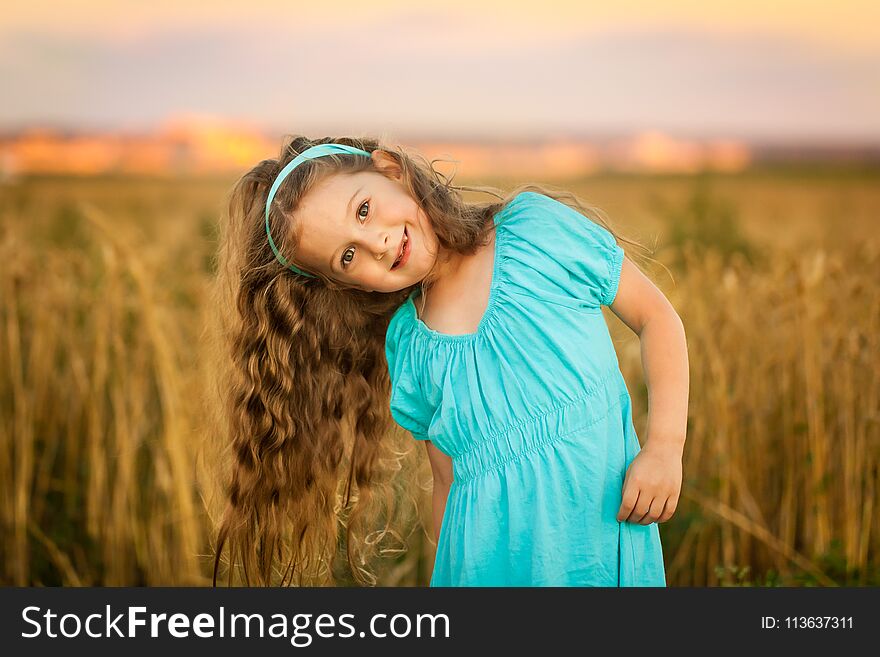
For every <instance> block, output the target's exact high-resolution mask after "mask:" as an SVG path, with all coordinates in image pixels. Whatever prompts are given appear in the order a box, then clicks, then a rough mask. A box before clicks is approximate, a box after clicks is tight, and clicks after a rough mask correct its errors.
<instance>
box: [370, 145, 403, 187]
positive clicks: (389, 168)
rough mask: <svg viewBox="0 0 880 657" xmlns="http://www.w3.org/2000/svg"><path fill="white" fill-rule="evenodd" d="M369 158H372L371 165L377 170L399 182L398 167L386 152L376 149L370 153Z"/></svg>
mask: <svg viewBox="0 0 880 657" xmlns="http://www.w3.org/2000/svg"><path fill="white" fill-rule="evenodd" d="M370 157H371V158H373V164H375V165H376V168H377V169H379V170H380V171H382V172H383V173H385V174H387V175H391V176H393V177H394V178H396V179H397V180H400V165H399V164H397V162H396V161H395V160H394V158H393V157H391V156H390V155H389V154H388V153H387V152H385V151H383V150H379V149H378V148H377V149H376V150H374V151H373V152H372V153H370Z"/></svg>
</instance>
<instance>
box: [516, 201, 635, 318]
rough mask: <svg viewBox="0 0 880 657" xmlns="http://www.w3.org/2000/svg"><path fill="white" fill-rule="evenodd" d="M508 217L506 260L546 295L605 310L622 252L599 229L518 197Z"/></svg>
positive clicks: (560, 207) (551, 205) (566, 210)
mask: <svg viewBox="0 0 880 657" xmlns="http://www.w3.org/2000/svg"><path fill="white" fill-rule="evenodd" d="M517 199H519V202H518V205H517V206H516V210H515V211H514V212H512V213H511V216H510V217H509V219H510V224H509V231H510V233H511V234H512V235H513V239H512V242H513V244H512V247H511V250H512V254H513V257H516V258H519V259H521V260H522V262H523V263H524V264H525V265H527V266H528V267H529V268H530V269H531V270H532V271H533V279H532V280H533V281H534V282H535V283H536V284H537V286H538V288H539V289H541V287H542V286H543V289H544V290H546V291H547V292H550V293H551V294H553V293H560V294H565V295H567V296H570V297H572V298H576V299H578V300H579V301H580V302H582V303H584V304H585V305H587V306H592V307H598V306H608V305H611V304H612V303H613V302H614V298H615V297H616V296H617V287H618V284H619V283H620V271H621V268H622V266H623V257H624V252H623V248H621V246H620V245H619V244H618V243H617V241H616V240H615V238H614V235H612V234H611V233H610V232H609V231H608V230H607V229H605V228H604V227H603V226H601V225H599V224H597V223H596V222H594V221H592V220H591V219H590V218H589V217H585V216H584V215H582V214H581V213H580V212H578V211H577V210H575V209H573V208H571V207H569V206H568V205H566V204H565V203H562V202H561V201H557V200H556V199H554V198H551V197H549V196H546V195H544V194H539V193H537V192H522V193H521V194H519V195H518V196H517Z"/></svg>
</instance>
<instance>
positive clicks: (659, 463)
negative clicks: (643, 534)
mask: <svg viewBox="0 0 880 657" xmlns="http://www.w3.org/2000/svg"><path fill="white" fill-rule="evenodd" d="M680 492H681V449H679V448H678V447H676V446H672V445H664V444H662V443H661V444H655V445H654V446H653V447H652V446H651V444H650V443H648V444H646V445H645V446H644V447H643V448H642V449H641V451H640V452H639V453H638V454H636V457H635V458H634V459H633V461H632V463H630V465H629V467H628V468H627V469H626V475H625V476H624V478H623V500H622V501H621V504H620V510H619V511H618V512H617V519H618V521H621V522H637V523H639V524H640V525H650V524H651V523H652V522H655V521H656V522H666V521H667V520H669V519H670V518H671V517H672V514H673V513H675V507H676V506H677V505H678V496H679V493H680Z"/></svg>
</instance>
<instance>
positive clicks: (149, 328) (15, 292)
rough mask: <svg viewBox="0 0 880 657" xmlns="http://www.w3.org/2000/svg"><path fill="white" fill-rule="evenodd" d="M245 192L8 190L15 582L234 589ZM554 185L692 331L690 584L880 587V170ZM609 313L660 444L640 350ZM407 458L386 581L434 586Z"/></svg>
mask: <svg viewBox="0 0 880 657" xmlns="http://www.w3.org/2000/svg"><path fill="white" fill-rule="evenodd" d="M232 182H233V180H232V179H227V178H213V179H212V178H191V179H161V178H109V177H108V178H51V177H43V178H25V179H22V180H18V181H6V182H4V183H2V184H0V519H2V534H0V551H2V559H0V564H2V570H0V583H2V584H4V585H16V586H28V585H32V586H40V585H65V586H87V585H109V586H118V585H126V586H138V585H146V586H154V585H209V584H210V574H211V566H212V561H213V555H212V546H213V523H214V521H215V520H216V515H217V512H218V508H219V504H220V501H221V496H220V494H221V493H222V490H221V488H220V481H219V475H218V472H219V471H220V470H218V468H221V467H222V464H221V463H218V460H217V458H216V455H217V454H218V453H219V451H220V449H222V445H217V444H216V439H215V438H214V437H213V436H212V435H211V432H210V430H209V429H208V427H209V424H208V422H207V413H208V410H207V407H206V404H205V401H204V399H205V395H204V391H205V389H206V386H207V383H208V382H209V381H210V379H211V371H210V368H207V367H206V366H205V362H206V361H207V359H206V358H205V349H207V348H208V347H207V342H206V340H204V336H203V330H204V326H205V322H206V317H207V315H206V308H205V301H206V292H207V286H208V283H209V281H210V277H211V274H212V271H213V268H214V260H213V257H214V250H215V248H216V239H217V220H218V216H219V214H220V212H221V211H222V208H223V204H224V199H225V195H226V193H227V190H228V189H229V187H230V185H231V183H232ZM519 182H523V181H503V180H502V181H486V180H482V181H464V182H462V183H461V184H494V185H497V186H499V187H502V188H510V187H512V186H513V185H514V184H517V183H519ZM540 182H546V183H548V184H551V185H553V186H555V187H558V188H562V189H569V190H571V191H574V192H576V193H578V194H579V195H580V196H581V197H582V198H584V199H585V200H588V201H590V202H592V203H594V204H596V205H598V206H600V207H602V208H603V209H604V210H605V211H606V213H607V214H608V215H609V217H610V218H611V220H612V221H613V222H614V225H615V227H616V228H618V229H620V231H621V232H622V233H623V234H625V235H627V236H629V237H633V238H635V239H638V240H639V241H641V242H642V243H644V244H646V245H647V246H649V247H650V248H651V250H652V251H651V252H652V256H653V258H654V259H655V260H656V261H657V262H656V263H651V262H646V263H644V264H645V267H646V271H648V273H649V274H650V275H651V277H652V278H653V280H654V281H655V282H656V283H657V285H658V286H659V287H660V288H661V289H662V290H663V291H664V292H665V293H666V294H667V295H668V297H669V298H670V300H671V302H672V303H673V305H674V306H675V307H676V309H677V310H678V311H679V314H680V315H681V317H682V319H683V321H684V325H685V329H686V332H687V338H688V346H689V355H690V367H691V393H690V409H689V419H688V440H687V443H686V447H685V452H684V482H683V487H682V495H681V500H680V503H679V506H678V509H677V511H676V514H675V516H674V517H673V518H672V519H671V520H670V521H669V522H667V523H663V524H662V525H661V527H660V531H661V536H662V539H663V549H664V557H665V560H666V566H667V580H668V584H669V585H670V586H843V585H849V586H865V585H874V586H877V585H880V527H878V523H877V518H880V513H878V508H880V485H878V484H880V474H878V463H880V344H878V336H880V276H878V272H880V239H878V237H877V232H876V230H875V226H876V222H877V218H878V215H880V184H878V182H880V172H877V171H872V170H867V171H865V170H849V171H841V170H833V169H808V168H802V169H797V170H772V171H771V170H764V171H750V172H746V173H742V174H737V175H720V174H711V175H710V174H704V175H697V176H638V175H610V174H606V175H600V176H595V177H591V178H587V179H581V180H567V181H566V180H554V181H549V180H548V181H540ZM475 198H479V197H475ZM660 265H662V266H660ZM607 317H608V321H609V324H610V326H611V330H612V336H613V337H614V340H615V345H616V347H617V350H618V355H619V359H620V365H621V369H622V370H623V373H624V375H625V377H626V379H627V383H628V385H629V388H630V391H631V393H632V396H633V402H634V411H635V413H636V415H635V417H634V420H635V423H636V429H637V431H638V432H639V435H642V429H643V427H644V426H645V420H646V410H647V394H646V389H645V386H644V380H643V376H642V370H641V363H640V354H639V342H638V338H637V337H636V336H635V335H634V334H632V333H631V332H629V330H628V329H627V328H626V327H625V326H624V325H623V324H622V323H621V322H619V321H618V320H617V319H616V317H614V316H613V315H612V314H611V313H610V312H609V313H608V314H607ZM389 439H399V437H397V438H394V437H389ZM401 447H402V448H403V449H409V450H410V457H409V458H408V460H407V461H406V468H407V470H406V472H404V473H402V476H411V477H412V478H413V481H414V482H415V484H416V488H415V492H416V494H417V500H418V505H417V508H415V509H414V510H413V511H412V513H411V514H410V515H409V516H407V517H405V518H404V520H405V521H406V523H407V525H406V527H405V529H406V531H405V532H403V533H402V536H403V540H404V542H405V546H404V547H405V548H406V549H405V551H402V550H388V555H387V556H385V557H384V558H383V559H382V560H381V562H379V563H377V564H374V568H375V570H376V572H377V573H378V574H379V582H378V583H379V584H381V585H384V586H422V585H426V584H427V582H428V579H429V577H430V568H431V564H432V562H433V554H434V552H433V550H434V545H433V540H432V539H431V538H430V537H431V536H432V532H431V528H430V522H431V520H430V518H431V510H430V504H431V502H430V492H429V491H430V468H429V466H428V464H427V461H426V459H425V458H424V453H423V450H417V449H416V447H415V445H414V442H413V441H411V440H408V439H404V440H401ZM342 579H343V580H344V576H343V577H342Z"/></svg>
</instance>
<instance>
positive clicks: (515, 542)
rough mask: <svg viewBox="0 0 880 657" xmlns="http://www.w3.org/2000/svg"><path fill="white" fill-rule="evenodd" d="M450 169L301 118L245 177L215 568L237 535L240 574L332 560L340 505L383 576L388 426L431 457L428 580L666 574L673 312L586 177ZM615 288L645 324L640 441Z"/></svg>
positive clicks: (223, 260) (678, 426)
mask: <svg viewBox="0 0 880 657" xmlns="http://www.w3.org/2000/svg"><path fill="white" fill-rule="evenodd" d="M441 178H442V176H440V174H438V173H437V172H436V171H435V170H434V168H433V166H431V165H429V164H427V163H425V162H423V161H418V160H416V159H414V158H413V157H412V156H410V155H407V154H404V153H403V152H400V151H398V152H395V151H391V150H389V149H387V148H382V147H381V146H380V144H379V142H378V141H375V140H370V139H348V138H342V139H320V140H316V141H309V140H307V139H306V138H304V137H295V138H289V139H287V140H286V142H285V144H284V145H283V147H282V150H281V154H280V156H279V158H278V159H277V160H265V161H263V162H261V163H259V164H258V165H257V166H256V167H254V168H253V169H252V170H251V171H249V172H248V173H247V174H245V175H244V176H243V177H242V178H241V179H240V180H239V181H238V183H237V184H236V185H235V187H234V189H233V192H232V194H231V198H230V203H229V213H228V218H227V219H228V223H227V225H225V226H224V227H223V235H222V246H221V253H220V265H221V266H220V268H219V272H218V277H217V287H216V289H215V304H216V306H217V307H218V308H221V309H223V312H224V313H225V320H226V322H225V332H224V335H225V336H226V338H227V340H228V346H229V353H230V355H231V356H232V358H231V360H230V364H231V371H230V372H229V376H227V377H225V379H223V380H222V381H221V385H222V391H223V394H224V395H225V400H226V405H225V410H226V411H227V412H226V427H227V430H228V432H229V442H230V444H231V445H232V451H233V455H234V467H233V472H232V478H231V482H230V483H229V486H228V504H227V508H226V512H225V514H224V516H223V518H222V520H221V523H220V529H219V535H218V542H217V548H216V552H215V561H214V578H215V583H216V577H217V569H218V566H219V562H220V557H221V554H222V551H223V547H224V545H225V544H227V543H228V544H229V546H230V558H229V563H230V570H231V567H232V566H234V565H235V564H236V562H237V559H238V558H240V559H241V564H242V567H243V572H244V577H245V579H246V580H247V582H248V583H250V578H251V577H252V576H254V577H255V578H256V579H257V580H258V581H259V582H260V583H262V584H270V583H272V582H274V581H278V582H280V583H282V584H283V583H287V582H292V581H293V578H294V577H297V578H298V581H299V582H300V583H302V582H303V581H304V580H303V577H304V576H310V577H313V578H317V579H318V580H320V581H327V580H330V579H332V575H331V573H330V570H329V568H328V564H329V563H330V562H331V561H332V558H333V555H334V553H335V550H336V545H337V521H338V520H341V521H342V522H343V524H344V525H345V526H346V529H347V534H346V537H347V541H346V546H347V550H348V552H347V556H348V563H349V566H350V567H351V569H352V573H353V574H354V576H355V577H356V579H357V581H358V582H359V583H369V584H372V583H375V578H373V576H372V573H370V572H369V571H368V570H367V569H366V568H365V567H364V564H365V563H366V557H367V556H368V553H369V552H370V546H371V545H373V544H374V542H371V541H370V540H368V537H367V536H365V534H366V533H367V531H368V530H369V529H371V528H372V525H371V523H372V522H373V518H374V516H377V515H379V514H380V513H382V511H380V509H381V508H384V507H382V506H381V504H380V500H382V497H381V496H380V495H377V493H382V492H384V493H386V495H385V501H386V503H387V500H388V497H389V495H388V492H389V490H390V485H391V483H392V482H391V479H392V478H393V470H392V469H389V468H384V469H383V465H382V464H383V463H387V462H388V461H389V448H388V446H387V443H388V439H387V434H388V432H389V430H390V429H391V428H392V427H393V423H394V421H396V422H397V423H398V424H399V425H400V426H402V427H403V428H405V429H406V430H408V431H409V432H410V433H411V434H412V437H413V438H414V439H416V440H418V441H422V442H423V444H424V445H425V448H426V451H427V455H428V457H429V460H430V463H431V467H432V471H433V474H434V496H433V503H434V525H435V527H434V529H435V536H436V538H437V553H436V560H435V563H434V570H433V575H432V577H431V586H665V584H666V579H665V573H664V567H663V555H662V550H661V544H660V535H659V529H658V525H657V523H659V522H664V521H666V520H668V519H669V518H670V517H671V516H672V514H673V513H674V511H675V508H676V505H677V502H678V496H679V492H680V487H681V478H682V468H681V457H682V449H683V445H684V439H685V424H686V416H687V395H688V374H687V372H688V367H687V352H686V344H685V336H684V330H683V327H682V323H681V321H680V319H679V317H678V315H677V314H676V313H675V311H674V310H673V308H672V307H671V305H670V304H669V302H668V301H667V300H666V298H665V297H664V296H663V294H662V293H661V292H660V291H659V290H658V289H657V288H656V287H655V286H654V285H653V284H652V283H651V282H650V281H649V280H648V279H647V278H646V277H645V276H644V275H643V274H642V273H641V272H640V270H639V269H638V268H637V267H636V266H635V265H634V264H633V263H632V262H631V261H630V260H629V259H628V258H627V257H625V256H624V252H623V249H622V248H621V247H620V246H619V245H618V244H617V241H616V239H615V236H614V235H613V233H612V232H611V230H610V229H609V228H607V227H605V226H604V224H605V222H604V221H603V220H602V219H601V215H600V214H599V213H598V212H596V211H595V210H594V209H593V208H590V209H589V210H586V209H584V207H583V206H582V205H581V204H580V203H579V202H578V201H577V199H576V197H574V196H573V195H572V194H560V193H553V192H549V191H546V190H545V189H544V188H542V187H539V186H537V185H525V186H521V187H520V188H518V189H517V190H515V191H514V192H513V193H511V194H509V195H507V196H506V197H505V196H503V195H500V194H498V193H497V190H494V189H491V188H463V187H456V186H453V185H451V184H450V181H449V180H447V179H445V178H443V179H442V180H441ZM462 189H474V190H476V191H482V192H488V193H490V194H492V195H494V196H496V197H497V198H499V199H500V200H499V201H498V202H490V203H475V204H469V203H465V202H464V201H463V200H462V198H461V196H460V194H459V191H458V190H462ZM558 197H559V198H561V197H565V198H568V199H574V205H576V206H577V207H578V208H579V209H578V210H575V209H573V207H572V206H571V204H566V203H563V202H561V201H560V200H558ZM588 212H590V213H591V214H594V215H596V217H597V220H598V221H601V222H602V225H600V223H596V222H595V221H593V220H591V219H590V218H589V215H588ZM627 241H628V240H627ZM428 291H430V294H428ZM603 305H605V306H610V308H611V310H612V311H613V312H614V313H615V314H616V315H617V316H618V317H620V318H621V320H622V321H623V322H624V323H626V324H627V325H628V326H629V327H630V328H631V329H632V330H633V331H635V332H636V333H637V334H638V335H639V336H640V338H641V344H642V359H643V365H644V368H645V373H646V380H647V384H648V390H649V419H648V425H647V430H646V440H645V444H644V446H643V447H640V445H639V441H638V439H637V437H636V434H635V430H634V428H633V424H632V410H631V401H630V397H629V393H628V392H627V388H626V385H625V383H624V379H623V376H622V374H621V372H620V369H619V366H618V361H617V356H616V353H615V351H614V347H613V344H612V342H611V338H610V336H609V332H608V328H607V326H606V324H605V321H604V318H603V315H602V311H601V306H603ZM348 423H350V425H351V426H350V427H349V424H348ZM349 433H350V434H351V436H352V438H351V440H347V439H346V437H347V435H349ZM344 461H348V463H349V464H350V466H349V468H348V472H347V476H346V477H345V478H344V480H343V481H342V482H340V480H339V476H338V474H339V471H340V466H341V464H342V463H343V462H344ZM339 483H344V493H342V494H337V493H338V491H337V484H339ZM355 489H356V490H355ZM339 498H343V499H342V500H341V501H339ZM343 513H345V514H346V515H345V518H344V519H340V514H343ZM276 564H277V565H278V566H280V567H281V569H280V570H277V571H276V570H275V565H276Z"/></svg>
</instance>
